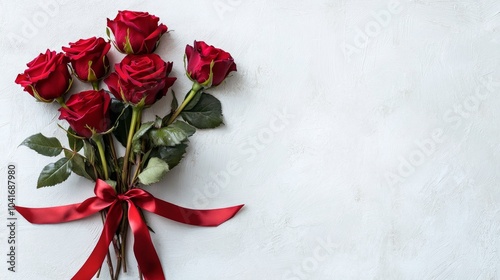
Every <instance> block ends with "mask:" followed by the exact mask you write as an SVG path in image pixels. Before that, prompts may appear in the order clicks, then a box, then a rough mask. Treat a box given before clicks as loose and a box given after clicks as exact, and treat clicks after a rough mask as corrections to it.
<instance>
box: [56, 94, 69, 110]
mask: <svg viewBox="0 0 500 280" xmlns="http://www.w3.org/2000/svg"><path fill="white" fill-rule="evenodd" d="M55 100H56V101H57V103H59V105H61V107H63V108H65V109H68V106H66V103H65V102H64V98H63V97H62V96H60V97H58V98H56V99H55Z"/></svg>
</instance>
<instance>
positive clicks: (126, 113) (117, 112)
mask: <svg viewBox="0 0 500 280" xmlns="http://www.w3.org/2000/svg"><path fill="white" fill-rule="evenodd" d="M110 111H111V123H116V122H117V121H118V125H117V126H116V129H115V130H113V135H114V136H115V137H116V139H117V140H118V142H120V143H121V144H122V145H123V147H126V146H127V136H128V132H129V129H130V122H131V121H132V106H127V107H125V104H123V103H122V102H121V101H119V100H117V99H114V98H113V99H111V106H110ZM122 111H123V113H122Z"/></svg>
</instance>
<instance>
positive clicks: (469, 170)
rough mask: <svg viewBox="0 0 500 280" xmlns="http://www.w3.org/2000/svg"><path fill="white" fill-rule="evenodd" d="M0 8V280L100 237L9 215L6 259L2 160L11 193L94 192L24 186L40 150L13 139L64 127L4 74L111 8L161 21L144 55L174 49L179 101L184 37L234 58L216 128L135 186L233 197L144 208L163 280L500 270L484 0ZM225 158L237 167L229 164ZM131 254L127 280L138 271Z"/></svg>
mask: <svg viewBox="0 0 500 280" xmlns="http://www.w3.org/2000/svg"><path fill="white" fill-rule="evenodd" d="M47 3H49V4H50V3H51V4H50V5H49V4H47ZM0 5H1V6H0V34H1V38H2V39H1V40H0V62H1V65H2V66H1V67H0V101H1V102H0V106H1V108H0V114H1V120H0V135H1V136H2V137H0V147H1V149H0V151H1V156H0V158H1V165H0V171H1V172H0V182H2V187H1V196H0V237H1V238H0V253H1V254H0V279H40V280H44V279H50V280H52V279H69V278H70V277H71V276H72V275H73V274H74V273H75V272H76V271H77V270H78V269H79V267H80V266H81V265H82V264H83V263H84V261H85V260H86V258H87V257H88V255H89V254H90V252H91V250H92V248H93V247H94V244H95V242H96V241H97V238H98V236H99V234H100V231H101V229H102V224H101V221H100V218H99V217H98V216H94V217H91V218H88V219H85V220H81V221H76V222H72V223H66V224H57V225H32V224H30V223H28V222H26V221H25V220H23V219H20V220H18V228H17V235H16V237H17V242H18V247H17V248H18V249H17V271H16V272H15V273H11V272H8V271H7V263H6V260H7V256H6V254H7V249H8V244H7V240H6V237H7V227H6V224H7V211H6V210H7V209H6V208H7V206H6V200H7V199H6V194H7V192H6V185H5V183H6V176H7V175H6V170H7V169H6V168H7V163H8V162H15V163H16V164H17V170H18V174H19V177H18V180H17V184H18V192H17V202H18V204H19V205H23V206H39V207H41V206H56V205H62V204H68V203H76V202H80V201H83V200H84V199H85V198H87V197H90V196H92V195H93V192H92V188H93V186H92V185H91V184H90V183H89V182H88V181H86V180H84V179H81V178H77V177H76V176H74V175H72V176H71V177H70V179H69V180H68V181H66V182H65V183H64V184H63V185H59V186H55V187H52V188H44V189H38V190H37V189H36V180H37V177H38V174H39V172H40V170H41V169H42V168H43V166H45V165H46V164H48V163H49V162H51V161H53V159H52V158H45V157H43V156H40V155H38V154H36V153H34V152H33V151H31V150H29V149H27V148H26V147H18V145H19V143H21V142H22V141H23V140H24V139H25V138H26V137H28V136H30V135H32V134H35V133H38V132H42V133H44V134H45V135H56V136H58V137H59V138H60V139H61V140H62V141H65V140H64V139H65V138H64V133H63V131H62V130H60V129H59V128H58V127H57V125H56V124H57V123H60V124H62V125H66V124H64V123H63V122H61V121H59V120H58V119H57V117H58V113H57V111H56V108H57V106H56V105H55V104H52V105H46V104H42V103H37V102H35V101H34V99H33V98H32V97H30V96H29V95H28V94H27V93H25V92H23V91H22V89H21V88H20V86H18V85H16V84H14V80H15V77H16V75H17V74H18V73H21V72H22V71H24V69H25V64H26V63H27V62H28V61H30V60H31V59H32V58H34V57H35V56H36V55H38V54H39V53H40V52H43V51H45V50H46V49H47V48H50V49H55V50H60V47H61V46H63V45H67V44H68V42H73V41H76V40H77V39H80V38H88V37H91V36H94V35H97V36H105V27H106V18H107V17H108V18H114V16H115V15H116V13H117V11H118V10H124V9H129V10H138V11H147V12H150V13H152V14H155V15H157V16H159V17H160V18H161V21H162V22H163V23H165V24H166V25H167V26H168V27H169V29H170V30H173V32H170V33H169V34H168V35H165V36H164V37H163V38H162V42H161V45H160V49H159V50H158V53H159V54H160V55H161V56H162V57H163V58H164V59H165V60H170V61H174V73H173V74H174V75H175V76H177V77H179V80H178V81H177V82H176V84H175V85H174V87H173V89H174V91H175V92H177V94H178V95H181V94H183V93H184V92H186V91H187V90H188V87H189V86H190V85H189V81H188V80H187V78H185V77H184V76H183V64H182V58H183V51H184V47H185V45H186V44H188V43H189V44H191V43H192V41H193V40H195V39H196V40H205V41H206V42H208V43H210V44H213V45H215V46H218V47H220V48H223V49H225V50H227V51H229V52H231V54H232V55H233V56H234V58H235V60H236V62H237V65H238V72H237V73H236V74H234V75H232V77H230V78H229V79H228V80H227V82H226V83H225V84H224V85H223V86H221V87H219V88H217V89H213V90H211V92H212V93H213V94H215V95H216V96H217V97H218V98H219V99H220V100H221V101H222V104H223V111H224V117H225V124H226V125H225V126H224V127H222V128H219V129H216V130H208V131H198V132H197V133H196V134H195V135H194V136H193V137H192V138H191V139H192V140H191V144H190V147H189V151H188V154H187V156H186V158H185V159H184V160H183V162H182V163H181V164H180V165H179V166H178V167H176V168H175V169H174V170H173V171H171V172H170V173H169V174H168V176H167V178H166V179H165V180H164V181H162V183H159V184H156V185H154V186H152V187H148V190H149V191H151V192H152V193H153V194H154V195H155V196H157V197H159V198H162V199H165V200H167V201H171V202H174V203H177V204H180V205H183V206H187V207H194V208H196V207H207V208H210V207H223V206H229V205H234V204H239V203H245V204H246V207H245V208H244V209H243V211H242V212H240V213H239V214H238V215H237V216H236V217H235V218H234V219H232V220H230V221H229V222H227V223H226V224H224V225H222V226H220V227H218V228H199V227H191V226H185V225H181V224H178V223H175V222H172V221H169V220H166V219H163V218H160V217H157V216H155V215H147V217H148V220H149V221H150V223H151V225H152V226H153V227H154V229H155V231H156V234H154V235H153V241H154V244H155V247H156V249H157V251H158V253H159V255H160V258H161V261H162V265H163V267H164V270H165V273H166V276H167V279H172V280H176V279H177V280H179V279H182V280H190V279H193V280H194V279H208V280H211V279H213V280H215V279H217V280H222V279H244V280H246V279H249V280H250V279H252V280H253V279H269V280H275V279H278V280H281V279H288V280H292V279H293V280H297V279H302V280H305V279H318V280H323V279H500V187H499V182H500V180H499V179H500V175H499V174H500V173H499V172H498V170H499V168H500V159H499V156H500V142H499V141H500V126H499V125H498V120H499V119H500V96H499V93H500V73H499V71H500V68H499V63H500V56H499V48H500V2H499V1H497V0H477V1H473V0H467V1H466V0H462V1H460V0H450V1H437V0H436V1H434V0H414V1H408V0H365V1H361V0H352V1H346V0H343V1H341V0H311V1H296V0H287V1H284V0H283V1H282V0H280V1H264V0H257V1H240V0H216V1H201V0H198V1H136V0H133V1H132V0H128V1H97V0H87V1H68V0H58V1H56V0H44V1H38V0H36V1H8V0H0ZM44 7H45V8H44ZM13 34H17V36H18V37H16V38H18V39H19V38H22V40H17V41H13V40H12V38H13ZM112 52H113V53H114V55H113V56H112V59H113V61H114V62H118V61H119V60H120V58H121V56H120V55H118V54H117V53H116V52H115V51H114V50H113V51H112ZM84 88H85V87H84V86H82V85H81V84H79V85H77V86H76V87H75V88H74V89H73V92H76V91H78V90H82V89H84ZM169 101H170V100H169V98H164V99H162V101H160V102H158V103H157V104H156V105H155V106H154V107H153V108H152V109H151V112H150V114H149V117H152V116H153V115H154V114H155V113H157V114H163V112H165V110H168V109H167V108H168V104H169ZM275 118H279V121H277V122H276V123H277V124H278V126H276V125H273V124H274V122H273V123H271V122H272V121H273V120H274V119H275ZM230 164H237V165H238V166H239V168H240V169H239V170H240V174H238V175H225V174H227V172H226V170H227V166H228V165H230ZM224 176H226V177H227V180H226V179H224V180H223V179H222V178H223V177H224ZM1 224H5V225H3V226H2V225H1ZM129 244H130V245H131V242H129ZM130 249H131V248H130ZM129 252H130V254H129V259H128V260H127V261H128V265H129V268H130V272H129V273H128V274H127V275H124V277H123V278H122V279H137V268H136V261H135V259H134V257H133V254H132V250H129ZM108 278H109V275H108V274H107V270H106V268H104V270H103V273H102V276H101V279H108Z"/></svg>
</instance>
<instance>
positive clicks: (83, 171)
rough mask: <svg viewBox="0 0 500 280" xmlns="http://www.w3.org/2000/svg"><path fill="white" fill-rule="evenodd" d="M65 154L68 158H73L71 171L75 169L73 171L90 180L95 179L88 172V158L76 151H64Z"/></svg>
mask: <svg viewBox="0 0 500 280" xmlns="http://www.w3.org/2000/svg"><path fill="white" fill-rule="evenodd" d="M64 155H65V156H66V158H68V159H70V160H71V171H73V173H75V174H76V175H78V176H82V177H84V178H87V179H89V180H94V179H93V178H92V176H90V175H89V173H88V172H87V168H88V167H87V165H86V163H85V162H86V160H85V158H84V157H82V156H81V155H80V154H78V153H76V152H74V153H71V152H69V151H64Z"/></svg>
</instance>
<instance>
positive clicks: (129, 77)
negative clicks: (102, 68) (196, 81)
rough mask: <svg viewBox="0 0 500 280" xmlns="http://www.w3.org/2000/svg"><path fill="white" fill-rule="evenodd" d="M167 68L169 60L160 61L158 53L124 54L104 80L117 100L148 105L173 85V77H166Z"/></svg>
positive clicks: (170, 65)
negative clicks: (113, 70)
mask: <svg viewBox="0 0 500 280" xmlns="http://www.w3.org/2000/svg"><path fill="white" fill-rule="evenodd" d="M170 71H172V62H165V61H163V60H162V59H161V58H160V56H158V55H157V54H145V55H127V56H125V57H124V58H123V60H122V61H121V62H120V63H119V64H116V65H115V72H113V73H111V74H110V75H109V76H108V77H107V78H106V79H104V82H105V83H106V84H107V85H108V88H109V91H111V93H112V94H113V95H114V96H115V97H116V98H117V99H119V100H121V101H123V102H126V103H130V104H133V105H138V104H141V106H151V105H152V104H153V103H155V102H156V100H158V99H160V98H162V97H163V96H165V94H167V91H168V88H169V87H171V86H172V85H173V84H174V82H175V80H176V78H174V77H168V74H169V73H170ZM141 101H142V102H141Z"/></svg>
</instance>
